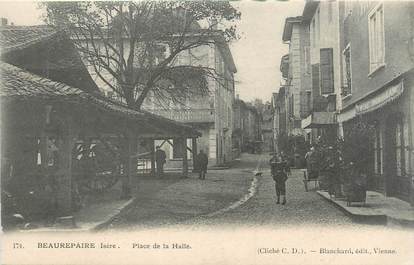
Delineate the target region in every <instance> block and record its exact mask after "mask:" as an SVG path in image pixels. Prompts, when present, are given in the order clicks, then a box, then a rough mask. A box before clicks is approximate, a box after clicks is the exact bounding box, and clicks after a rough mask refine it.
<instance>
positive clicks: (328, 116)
mask: <svg viewBox="0 0 414 265" xmlns="http://www.w3.org/2000/svg"><path fill="white" fill-rule="evenodd" d="M335 124H336V118H335V113H334V112H313V113H312V114H310V115H309V116H308V117H306V118H305V119H303V120H302V129H311V128H321V127H325V126H330V125H335Z"/></svg>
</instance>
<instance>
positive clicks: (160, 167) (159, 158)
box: [155, 146, 167, 178]
mask: <svg viewBox="0 0 414 265" xmlns="http://www.w3.org/2000/svg"><path fill="white" fill-rule="evenodd" d="M166 158H167V155H166V154H165V152H164V150H162V149H161V147H160V146H157V147H156V151H155V164H156V165H157V176H158V177H159V178H161V177H162V176H163V174H164V164H165V162H166Z"/></svg>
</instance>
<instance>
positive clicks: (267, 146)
mask: <svg viewBox="0 0 414 265" xmlns="http://www.w3.org/2000/svg"><path fill="white" fill-rule="evenodd" d="M273 113H274V109H273V105H272V104H271V103H266V104H265V106H264V110H263V113H262V126H261V127H262V133H261V134H262V137H263V151H265V152H273V151H274V144H275V142H274V139H275V138H274V136H273V125H274V123H273Z"/></svg>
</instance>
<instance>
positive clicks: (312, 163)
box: [305, 146, 319, 179]
mask: <svg viewBox="0 0 414 265" xmlns="http://www.w3.org/2000/svg"><path fill="white" fill-rule="evenodd" d="M316 155H317V154H316V152H315V148H314V147H313V146H312V147H311V148H310V150H309V152H307V153H306V155H305V160H306V169H307V173H308V178H309V179H316V178H318V175H319V174H318V165H317V159H316Z"/></svg>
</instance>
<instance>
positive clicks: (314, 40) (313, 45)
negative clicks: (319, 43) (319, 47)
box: [311, 19, 316, 47]
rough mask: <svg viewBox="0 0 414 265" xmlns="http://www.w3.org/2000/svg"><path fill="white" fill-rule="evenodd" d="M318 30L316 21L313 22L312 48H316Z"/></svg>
mask: <svg viewBox="0 0 414 265" xmlns="http://www.w3.org/2000/svg"><path fill="white" fill-rule="evenodd" d="M315 31H316V28H315V19H313V20H312V40H311V41H312V47H315V46H316V45H315V42H316V37H315V36H316V34H315Z"/></svg>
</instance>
